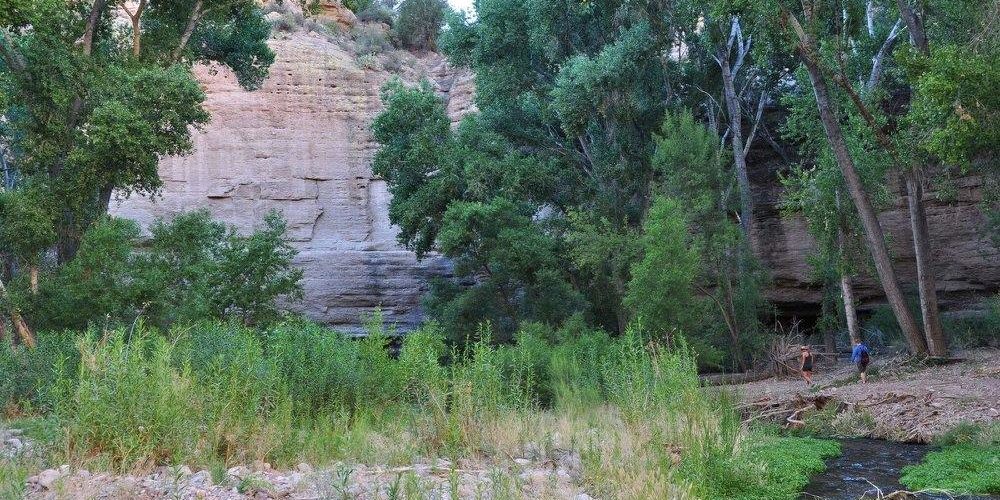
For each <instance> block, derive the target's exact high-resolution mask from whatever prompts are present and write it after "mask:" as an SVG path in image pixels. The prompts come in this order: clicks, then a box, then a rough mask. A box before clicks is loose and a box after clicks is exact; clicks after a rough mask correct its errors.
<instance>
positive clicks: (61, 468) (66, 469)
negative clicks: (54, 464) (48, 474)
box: [59, 464, 69, 474]
mask: <svg viewBox="0 0 1000 500" xmlns="http://www.w3.org/2000/svg"><path fill="white" fill-rule="evenodd" d="M59 472H60V473H61V474H69V466H68V465H66V464H62V465H60V466H59Z"/></svg>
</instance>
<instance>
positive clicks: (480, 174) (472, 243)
mask: <svg viewBox="0 0 1000 500" xmlns="http://www.w3.org/2000/svg"><path fill="white" fill-rule="evenodd" d="M383 100H384V101H385V102H386V103H387V109H386V111H385V112H383V113H382V114H380V115H379V116H378V117H377V118H376V119H375V122H374V124H373V126H372V130H373V132H374V135H375V138H376V140H377V141H379V143H380V144H382V147H381V148H380V149H379V151H378V153H377V154H376V156H375V163H374V167H373V168H374V170H375V172H376V173H377V174H378V175H381V176H382V177H384V178H385V179H387V180H388V181H389V183H390V189H391V190H392V192H393V200H392V203H391V204H390V206H389V217H390V220H392V221H393V222H395V223H396V224H398V225H399V226H400V234H399V239H400V242H402V243H403V244H404V245H406V246H408V247H409V248H411V249H413V250H414V251H416V253H417V255H418V256H424V255H426V254H427V253H428V252H430V251H432V250H438V251H440V252H441V253H442V254H443V255H445V256H447V257H450V258H451V259H452V260H453V261H454V263H455V273H456V275H457V276H459V277H460V278H475V279H476V284H475V286H472V287H461V286H455V284H453V283H438V284H436V285H435V287H434V289H433V290H432V294H431V296H430V298H429V299H428V309H429V310H430V312H431V313H432V315H433V317H435V318H436V319H438V320H440V321H441V322H442V324H443V326H444V327H445V330H447V331H451V332H453V334H454V335H456V336H457V337H458V338H462V337H464V336H466V335H469V334H471V333H473V332H474V329H475V325H477V324H478V323H479V322H481V321H484V320H491V321H492V322H493V324H494V325H495V326H496V327H497V329H498V332H499V333H500V334H501V335H502V336H501V337H500V339H501V340H506V339H509V338H510V335H511V334H512V333H513V331H514V330H516V327H517V324H518V323H519V322H521V321H543V322H546V323H549V324H553V325H554V324H558V323H559V322H561V321H562V320H563V319H564V318H565V317H567V316H568V315H569V314H572V313H573V312H575V311H577V310H580V309H581V308H582V307H583V304H582V301H581V299H580V297H579V294H578V292H577V291H576V290H574V289H573V288H572V287H571V286H570V284H569V282H568V277H567V273H566V266H565V263H564V262H561V261H560V260H559V255H560V253H561V251H560V247H559V244H560V242H559V240H558V239H557V238H556V237H555V236H554V235H553V234H552V233H551V232H550V231H547V230H546V228H545V227H543V226H541V225H539V224H538V223H536V218H535V217H534V214H535V213H536V212H537V211H538V209H539V207H538V205H537V204H535V203H533V202H532V200H534V199H535V197H536V196H541V195H542V193H544V192H545V191H546V190H549V189H551V188H552V186H551V184H550V183H551V178H549V177H548V174H549V173H550V171H549V170H548V167H549V166H548V165H546V164H544V163H540V162H538V161H537V160H535V159H533V158H532V157H530V156H528V155H525V154H523V153H521V152H520V151H517V150H516V149H515V148H514V147H513V145H511V144H510V143H508V142H507V141H505V140H504V138H503V137H501V136H499V135H498V134H495V133H493V132H492V131H490V130H489V129H487V128H486V127H484V126H483V123H482V122H481V121H479V120H478V119H476V118H469V119H466V120H464V121H463V122H462V124H461V125H460V126H459V128H458V130H457V131H456V132H452V131H451V129H450V127H449V125H450V121H449V120H448V118H447V116H446V115H445V112H444V106H443V104H442V103H441V101H440V99H438V98H437V96H436V95H435V94H434V93H433V92H432V91H431V90H430V88H429V86H428V85H426V84H424V85H421V86H420V87H417V88H407V87H405V86H403V85H402V83H400V82H399V81H393V82H390V83H389V84H388V85H387V86H386V87H385V89H384V91H383Z"/></svg>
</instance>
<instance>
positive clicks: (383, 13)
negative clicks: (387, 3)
mask: <svg viewBox="0 0 1000 500" xmlns="http://www.w3.org/2000/svg"><path fill="white" fill-rule="evenodd" d="M358 20H359V21H361V22H363V23H382V24H384V25H386V26H389V27H392V25H393V23H394V22H395V18H394V17H393V13H392V10H391V9H388V8H386V7H384V6H381V5H370V6H368V8H366V9H365V10H362V11H361V12H358Z"/></svg>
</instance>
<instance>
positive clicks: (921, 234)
mask: <svg viewBox="0 0 1000 500" xmlns="http://www.w3.org/2000/svg"><path fill="white" fill-rule="evenodd" d="M896 4H897V6H898V7H899V15H900V17H902V19H903V22H904V23H906V29H907V31H909V32H910V43H911V44H912V45H913V47H915V48H916V49H917V50H918V51H920V53H921V54H923V55H924V56H930V55H931V46H930V42H929V41H928V39H927V32H926V31H925V30H924V21H923V19H921V18H920V17H919V16H918V15H917V13H916V12H914V11H913V8H912V7H910V3H909V1H908V0H897V1H896ZM922 182H923V179H922V172H921V168H920V166H919V165H917V164H913V165H911V167H910V170H909V171H908V172H906V194H907V196H906V198H907V205H908V207H909V209H910V226H911V228H912V230H913V231H912V232H913V254H914V257H915V258H916V261H917V287H918V289H919V291H920V314H921V316H922V319H923V323H924V335H925V336H926V338H927V348H928V351H930V355H931V356H940V357H945V356H947V355H948V343H947V340H946V339H945V335H944V330H943V329H942V328H941V317H940V311H939V309H938V302H937V287H936V286H935V283H934V281H935V279H934V263H933V262H932V256H931V244H930V230H929V228H928V226H927V213H926V212H925V211H924V200H923V198H924V196H923V185H922Z"/></svg>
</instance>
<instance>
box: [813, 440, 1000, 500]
mask: <svg viewBox="0 0 1000 500" xmlns="http://www.w3.org/2000/svg"><path fill="white" fill-rule="evenodd" d="M840 447H841V452H842V453H841V455H840V456H839V457H836V458H833V459H830V461H828V462H827V468H826V471H824V472H822V473H820V474H818V475H816V476H814V477H813V478H812V481H810V483H809V486H807V487H806V490H805V492H804V493H803V494H802V496H801V497H800V498H802V499H803V500H804V499H816V498H825V499H829V500H842V499H844V500H846V499H852V500H856V499H859V498H872V499H874V498H878V497H879V495H878V490H881V491H882V494H883V495H888V494H890V493H892V492H894V491H897V490H901V489H905V488H904V487H903V486H902V485H901V484H899V475H900V470H902V468H903V467H905V466H907V465H911V464H917V463H920V461H921V459H923V457H924V455H926V454H927V452H929V451H931V450H932V447H930V446H926V445H920V444H907V443H893V442H891V441H880V440H876V439H845V440H842V441H841V442H840ZM919 498H921V499H935V500H936V499H945V498H951V497H949V496H947V495H922V496H920V497H919ZM954 498H961V499H963V500H973V499H976V500H980V499H997V498H998V497H989V496H986V497H983V496H979V497H972V496H965V497H954Z"/></svg>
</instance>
